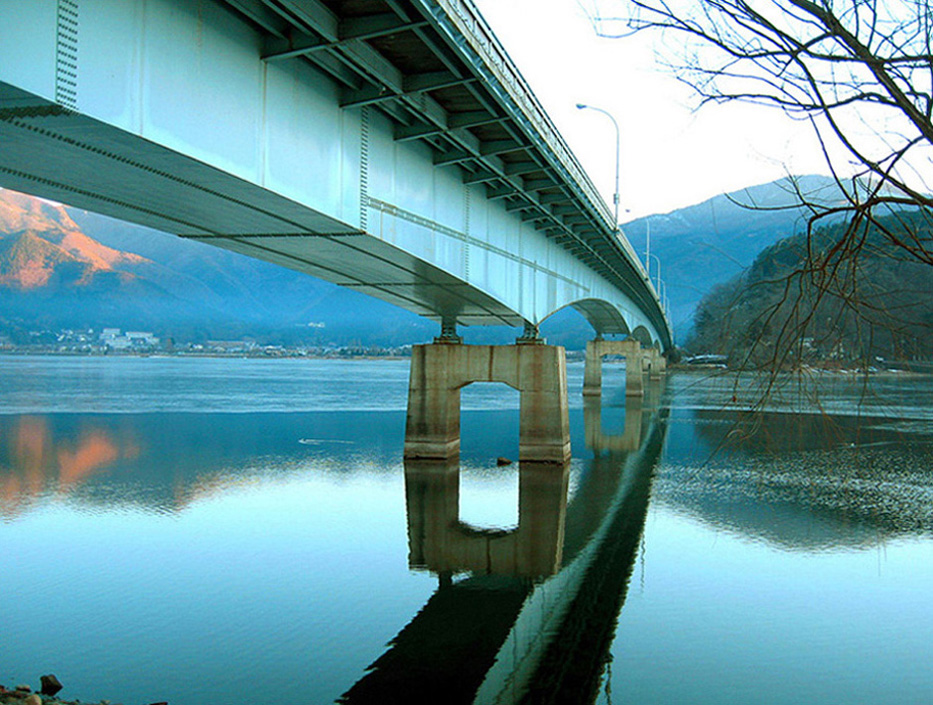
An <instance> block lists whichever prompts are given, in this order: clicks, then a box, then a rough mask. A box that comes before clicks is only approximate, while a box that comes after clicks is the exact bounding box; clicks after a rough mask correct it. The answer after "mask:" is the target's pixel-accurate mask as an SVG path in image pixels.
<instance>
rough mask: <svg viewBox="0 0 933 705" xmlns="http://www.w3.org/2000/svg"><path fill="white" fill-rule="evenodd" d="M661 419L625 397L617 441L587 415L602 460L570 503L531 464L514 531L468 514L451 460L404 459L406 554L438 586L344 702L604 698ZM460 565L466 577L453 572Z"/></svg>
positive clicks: (524, 473) (546, 473) (560, 479)
mask: <svg viewBox="0 0 933 705" xmlns="http://www.w3.org/2000/svg"><path fill="white" fill-rule="evenodd" d="M597 412H598V408H597ZM664 416H665V414H663V413H651V412H648V411H645V408H644V407H643V406H642V405H641V404H639V403H638V402H637V401H636V402H635V403H632V404H627V405H626V429H625V431H624V432H623V434H622V436H621V437H620V438H624V439H625V441H624V442H622V441H621V440H618V441H616V440H614V439H611V438H610V439H607V437H605V436H603V435H602V434H601V433H600V432H599V430H598V429H597V430H596V431H593V429H592V428H591V427H590V424H591V423H592V420H593V417H592V412H591V415H590V416H589V417H588V420H589V424H588V431H587V439H588V441H587V445H588V446H590V445H591V444H590V439H591V438H592V439H597V440H598V441H599V443H598V444H596V445H592V446H591V447H592V448H593V449H594V451H596V455H597V457H596V458H595V459H594V460H592V461H591V462H590V463H588V467H587V469H586V471H585V472H584V473H583V476H582V478H581V482H580V485H579V487H578V489H577V491H576V492H575V494H574V497H573V499H572V501H571V502H570V503H569V504H568V503H567V472H566V470H564V471H563V472H555V471H554V468H553V467H551V468H549V469H546V468H534V467H532V466H531V465H527V466H526V465H523V466H522V467H521V468H520V489H519V507H520V508H519V526H518V528H517V529H515V530H513V531H511V532H487V531H479V530H476V529H474V528H471V527H467V526H465V525H464V524H462V523H461V522H460V521H459V519H458V507H457V504H458V499H459V497H458V495H459V489H458V483H459V472H458V469H457V468H456V467H451V466H450V465H439V464H434V465H423V464H409V465H407V466H406V499H407V507H408V524H409V541H410V544H409V546H410V559H409V561H410V564H411V566H412V567H414V568H422V569H428V570H430V571H432V572H434V573H437V574H438V576H439V577H440V587H439V589H438V591H437V592H436V593H435V594H434V595H433V596H432V597H431V599H430V600H429V601H428V602H427V603H426V604H425V606H424V607H423V608H422V610H421V611H420V612H419V613H418V614H417V615H416V616H415V618H414V619H413V620H412V621H411V622H410V623H409V624H408V625H407V626H406V627H405V628H404V629H403V630H402V631H401V632H400V633H399V634H398V636H396V638H395V639H393V640H392V642H391V645H390V648H389V649H388V651H386V653H384V654H383V655H382V656H381V657H380V658H379V659H378V660H376V662H375V663H373V664H372V666H371V667H370V669H369V671H368V673H367V674H366V675H365V676H364V677H363V678H361V679H360V680H359V681H358V682H357V683H356V684H355V685H354V686H353V687H352V688H350V690H349V691H347V693H346V694H344V696H343V697H342V698H341V701H340V702H344V703H418V702H424V703H519V702H571V701H572V702H583V701H586V700H588V699H592V697H595V693H596V691H597V688H598V684H599V679H600V676H601V673H602V670H603V667H604V665H605V660H606V654H607V653H608V649H609V646H610V644H611V641H612V638H613V634H614V632H615V619H616V616H617V614H618V610H619V609H620V607H621V604H622V602H623V601H624V597H625V591H626V585H627V582H628V578H629V575H630V573H631V569H632V565H633V563H634V557H635V554H636V550H637V546H638V542H639V538H640V536H641V530H642V527H643V524H644V518H645V515H646V512H647V506H648V494H649V487H650V482H651V475H652V471H653V468H654V465H655V463H656V462H657V460H658V457H659V455H660V450H661V445H662V440H663V435H664ZM596 420H597V421H598V420H599V416H598V415H597V416H596ZM642 437H643V440H642V442H641V443H640V444H638V445H636V446H635V447H633V448H631V450H630V451H629V450H626V449H627V447H628V445H629V444H631V443H632V442H633V439H641V438H642ZM555 569H557V570H558V572H556V574H553V575H551V577H549V578H546V579H543V580H542V578H543V577H544V576H547V575H549V574H551V573H553V572H554V570H555ZM463 572H470V576H469V577H465V578H462V579H460V580H455V579H454V575H455V574H456V573H463Z"/></svg>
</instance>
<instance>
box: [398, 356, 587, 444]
mask: <svg viewBox="0 0 933 705" xmlns="http://www.w3.org/2000/svg"><path fill="white" fill-rule="evenodd" d="M471 382H504V383H505V384H507V385H509V386H510V387H512V388H513V389H517V390H518V391H519V392H520V393H521V412H520V426H519V450H518V455H519V460H520V461H522V462H548V463H563V462H565V461H566V460H568V459H569V458H570V424H569V422H568V417H567V364H566V358H565V355H564V349H563V348H561V347H557V346H553V345H452V344H449V343H435V344H431V345H416V346H415V347H414V348H413V349H412V356H411V378H410V380H409V386H408V420H407V424H406V429H405V457H406V458H409V459H413V458H425V459H431V458H433V459H444V458H452V457H456V456H457V455H458V454H459V452H460V389H461V388H463V387H465V386H466V385H468V384H470V383H471Z"/></svg>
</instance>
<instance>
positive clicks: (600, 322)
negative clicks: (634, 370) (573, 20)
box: [0, 0, 671, 461]
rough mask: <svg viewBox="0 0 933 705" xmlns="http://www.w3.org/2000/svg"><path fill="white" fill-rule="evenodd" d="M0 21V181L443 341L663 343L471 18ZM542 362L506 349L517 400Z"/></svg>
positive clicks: (388, 10) (251, 14) (266, 4)
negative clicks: (398, 318) (565, 336)
mask: <svg viewBox="0 0 933 705" xmlns="http://www.w3.org/2000/svg"><path fill="white" fill-rule="evenodd" d="M0 22H2V24H3V28H4V31H3V41H2V42H0V144H2V146H3V148H2V150H0V184H2V185H3V186H6V187H10V188H14V189H17V190H20V191H24V192H27V193H33V194H36V195H39V196H44V197H48V198H53V199H57V200H60V201H63V202H65V203H69V204H72V205H75V206H79V207H83V208H88V209H91V210H95V211H99V212H102V213H105V214H108V215H112V216H115V217H118V218H122V219H125V220H129V221H134V222H138V223H142V224H144V225H148V226H152V227H155V228H158V229H161V230H165V231H168V232H173V233H176V234H178V235H181V236H183V237H189V238H197V239H200V240H202V241H204V242H207V243H210V244H213V245H217V246H220V247H225V248H228V249H232V250H235V251H237V252H243V253H246V254H249V255H252V256H255V257H259V258H261V259H266V260H269V261H272V262H276V263H279V264H282V265H285V266H288V267H292V268H294V269H297V270H300V271H303V272H307V273H309V274H312V275H314V276H318V277H321V278H323V279H327V280H329V281H333V282H336V283H338V284H341V285H344V286H347V287H351V288H354V289H357V290H359V291H362V292H365V293H368V294H371V295H373V296H376V297H379V298H381V299H384V300H386V301H389V302H391V303H395V304H397V305H399V306H402V307H404V308H407V309H409V310H412V311H415V312H416V313H419V314H421V315H424V316H428V317H430V318H433V319H435V320H437V321H439V322H440V323H441V324H442V336H441V339H442V340H443V341H447V342H450V341H454V340H456V339H457V338H456V326H457V324H458V323H464V324H479V325H489V324H507V325H524V327H525V334H524V336H523V340H525V341H533V342H540V341H538V339H537V327H538V325H539V324H540V323H541V322H542V321H543V320H544V319H545V318H547V317H548V316H549V315H551V314H552V313H554V312H555V311H558V310H560V309H562V308H564V307H566V306H573V307H575V308H576V309H577V310H579V311H580V312H581V313H582V314H583V315H584V316H586V318H587V319H588V320H589V321H590V323H591V324H592V325H593V327H594V329H595V330H596V332H597V333H598V334H603V333H607V334H609V333H612V334H623V335H625V334H627V335H629V336H631V338H632V339H633V340H637V341H638V342H639V345H640V346H644V347H652V346H653V348H652V349H654V350H656V351H658V350H662V349H666V348H668V347H669V346H670V344H671V337H670V329H669V326H668V323H667V320H666V318H665V315H664V313H663V311H662V309H661V306H660V304H659V301H658V297H657V294H656V292H655V291H654V289H653V288H652V285H651V283H650V281H648V278H647V276H646V275H645V272H644V270H643V268H642V267H641V265H640V263H639V262H638V260H637V258H636V257H635V254H634V252H633V251H632V248H631V246H630V245H629V243H628V241H627V240H626V239H625V238H624V237H622V236H621V235H620V234H619V232H618V231H617V228H616V225H615V223H613V222H612V221H611V216H610V214H609V210H608V209H607V207H606V206H605V204H604V203H603V202H602V200H601V199H600V198H599V196H598V195H597V193H596V190H595V189H594V187H593V185H592V183H591V182H590V180H589V179H588V177H587V176H586V175H585V174H584V172H583V171H582V169H581V168H580V165H579V164H578V162H577V161H576V159H575V158H574V157H573V155H572V154H571V153H570V151H569V149H568V148H567V146H566V144H565V143H564V141H563V139H562V138H561V137H560V135H559V134H558V133H557V131H556V130H555V128H554V126H553V125H552V123H551V122H550V120H549V119H548V117H547V116H546V114H545V113H544V111H543V110H542V109H541V107H540V106H539V105H538V103H537V101H536V100H535V98H534V96H533V95H532V93H531V91H530V90H529V88H528V86H527V85H526V84H525V82H524V81H523V79H522V78H521V76H520V74H519V73H518V71H517V70H516V68H515V67H514V65H513V64H512V63H511V61H510V60H509V58H508V56H507V54H506V53H505V51H504V50H503V49H502V47H501V46H500V45H499V44H498V42H497V41H496V39H495V37H494V36H493V35H492V33H491V32H490V31H489V29H488V27H487V26H486V25H485V23H484V21H483V20H482V18H481V17H480V16H479V15H478V13H477V11H476V10H475V8H474V7H473V6H472V3H470V2H469V0H373V1H372V2H360V1H359V0H213V1H207V0H204V1H202V2H198V3H191V2H185V1H183V0H146V1H144V0H94V1H93V2H90V1H86V0H32V1H31V2H28V3H23V2H17V1H16V0H0ZM540 348H546V346H543V345H539V346H536V347H535V346H506V348H505V349H504V350H503V351H501V352H500V353H499V357H500V358H502V359H503V364H504V365H507V366H511V367H514V368H516V369H519V370H521V371H520V372H519V373H518V376H519V377H520V378H521V380H522V381H521V385H522V386H521V387H520V388H521V389H523V391H526V390H527V391H530V392H535V390H537V389H538V386H537V385H538V382H537V381H536V380H533V379H531V377H532V376H533V375H531V376H529V374H527V372H528V371H530V370H534V369H537V370H539V377H540V376H541V375H543V376H544V377H550V378H557V377H559V376H560V374H561V373H562V365H563V359H562V357H561V356H559V355H554V354H552V353H550V352H541V351H540ZM632 354H633V355H636V356H637V355H639V354H640V353H639V352H636V351H632ZM423 362H424V360H422V363H423ZM635 362H636V364H637V365H640V364H641V361H640V360H636V361H635ZM445 364H448V365H456V364H458V361H457V360H455V359H447V360H446V361H445ZM427 373H428V374H429V375H430V374H431V370H428V371H427ZM460 376H461V377H463V375H462V374H461V375H460ZM484 378H485V377H484ZM468 381H473V380H468ZM539 401H541V400H540V399H539ZM418 403H420V402H417V403H416V406H417V404H418ZM549 403H551V404H555V403H556V404H558V405H559V404H560V403H561V402H560V400H559V399H558V398H556V397H555V398H553V399H551V400H550V402H549ZM555 413H557V414H558V415H559V414H560V413H561V412H560V410H559V409H558V410H557V411H556V412H555ZM564 413H565V412H564ZM413 433H414V436H413V438H412V440H413V445H412V447H411V454H413V455H421V454H424V453H425V452H426V451H425V448H426V445H425V444H424V443H422V444H421V446H420V449H419V448H418V443H419V439H418V437H417V436H418V434H419V432H418V431H417V429H415V430H413ZM529 433H531V434H532V435H534V433H533V432H532V430H529ZM541 433H544V432H543V431H542V432H541ZM541 433H539V434H538V435H541ZM545 435H547V434H545ZM422 440H423V439H422ZM447 440H449V439H447ZM444 442H445V443H446V445H445V449H444V450H445V452H447V451H452V450H453V448H452V447H451V446H450V444H449V443H447V441H446V440H445V441H444ZM433 452H434V451H430V452H428V456H431V455H432V453H433ZM523 457H524V458H525V459H527V460H558V461H561V460H563V459H564V457H566V453H565V448H564V444H563V443H559V444H558V445H557V447H556V448H541V447H538V446H536V445H535V444H534V443H533V442H529V443H526V444H524V450H523Z"/></svg>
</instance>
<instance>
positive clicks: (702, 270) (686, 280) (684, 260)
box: [623, 176, 839, 341]
mask: <svg viewBox="0 0 933 705" xmlns="http://www.w3.org/2000/svg"><path fill="white" fill-rule="evenodd" d="M798 189H799V191H800V192H801V193H804V194H807V196H808V198H813V199H816V200H820V201H821V202H823V203H827V202H831V201H832V200H833V199H835V198H837V197H838V194H839V190H838V188H837V186H836V183H835V182H834V181H833V180H832V179H830V178H828V177H824V176H803V177H795V178H794V179H780V180H778V181H773V182H771V183H768V184H762V185H760V186H752V187H749V188H746V189H742V190H741V191H736V192H734V193H730V194H725V195H722V196H716V197H715V198H711V199H709V200H707V201H704V202H703V203H700V204H697V205H695V206H690V207H688V208H681V209H679V210H675V211H672V212H670V213H665V214H661V215H651V216H647V217H645V218H639V219H637V220H633V221H631V222H630V223H627V224H625V225H624V226H623V230H624V231H625V234H626V235H627V236H628V239H629V241H630V242H631V243H632V246H633V247H634V248H635V251H636V252H637V253H638V254H639V256H640V257H641V258H642V262H644V260H645V251H646V249H647V248H648V238H649V235H650V250H651V255H652V257H650V260H651V262H650V265H651V267H650V273H651V279H652V281H654V279H655V277H656V274H657V268H658V263H657V261H656V260H655V257H657V258H658V260H660V263H661V279H662V280H663V281H664V284H665V286H666V288H667V295H668V297H669V299H670V317H671V321H672V322H673V324H674V328H675V333H676V334H677V339H678V340H679V341H682V340H683V339H684V338H685V334H686V333H687V332H688V330H689V329H690V328H691V327H692V325H693V316H694V313H695V311H696V307H697V305H698V304H699V302H700V299H702V298H703V296H704V295H705V294H706V293H708V292H709V291H710V290H711V289H712V288H713V286H715V285H716V284H720V283H723V282H726V281H728V280H729V279H731V278H732V277H733V276H735V275H737V274H739V273H740V272H742V271H744V270H745V269H746V268H747V267H749V266H750V265H751V264H752V262H753V261H754V259H755V257H756V256H757V255H758V253H759V252H761V251H762V250H763V249H764V248H765V247H768V246H769V245H772V244H773V243H775V242H777V241H778V240H780V239H781V238H785V237H789V236H791V235H794V234H795V233H798V232H801V231H802V230H804V229H805V228H806V220H807V216H808V215H809V211H807V210H806V209H805V208H803V207H802V206H800V205H799V198H798V195H797V190H798Z"/></svg>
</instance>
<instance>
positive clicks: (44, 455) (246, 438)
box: [0, 357, 933, 705]
mask: <svg viewBox="0 0 933 705" xmlns="http://www.w3.org/2000/svg"><path fill="white" fill-rule="evenodd" d="M623 374H624V373H623V370H622V368H621V367H617V366H612V365H609V366H607V371H606V374H605V376H604V389H605V392H604V398H603V403H602V408H601V409H600V408H594V407H592V406H590V407H587V408H584V404H583V400H582V397H581V395H580V388H581V385H582V365H571V366H570V369H569V379H570V385H571V391H570V399H571V405H572V408H571V427H572V441H573V455H574V457H573V460H572V462H571V464H570V466H569V467H568V468H567V469H565V470H563V471H561V470H554V469H550V470H548V471H542V470H541V469H540V468H534V467H519V466H518V464H514V465H511V466H508V467H505V468H498V467H496V463H495V461H496V457H497V456H500V455H501V456H507V457H512V458H515V457H517V452H518V447H517V446H518V443H517V440H518V411H517V409H518V395H517V393H515V392H512V391H510V390H507V389H505V388H504V387H500V386H497V385H474V386H473V387H475V389H474V388H473V387H470V388H467V389H466V390H464V396H463V419H462V423H463V430H462V433H463V450H462V457H461V463H460V466H459V468H449V467H440V466H437V465H425V464H409V465H408V466H407V467H406V465H405V464H404V463H403V462H402V442H403V434H404V424H405V403H406V392H407V377H408V363H407V362H405V361H366V362H347V361H314V360H269V361H266V360H231V359H218V360H209V359H208V360H203V359H197V360H185V359H177V358H148V359H130V358H123V359H90V358H19V357H2V358H0V683H3V684H5V685H8V686H10V685H14V684H16V683H19V682H23V681H37V680H38V676H39V675H40V674H42V673H48V672H54V673H56V674H57V675H58V677H59V678H60V679H61V681H62V682H63V683H64V684H65V686H66V690H65V691H63V693H62V696H63V697H70V698H80V699H82V700H91V699H95V698H97V699H99V698H109V699H111V700H113V701H114V702H123V703H125V704H126V705H133V704H135V703H148V702H153V701H157V700H167V701H168V702H170V703H171V704H172V705H186V704H193V703H206V702H209V703H218V704H220V705H225V704H226V703H231V704H232V703H240V702H247V701H256V702H267V701H268V702H294V703H329V702H334V701H335V700H338V699H341V698H343V699H344V700H345V701H347V702H352V703H391V702H408V703H411V702H436V703H447V702H451V703H468V702H483V703H519V702H599V703H620V702H626V703H637V704H640V703H681V702H683V703H710V704H712V703H716V704H722V703H751V702H754V703H775V704H785V703H787V704H789V703H802V702H825V703H881V702H883V703H898V704H899V703H904V704H914V703H918V704H919V703H929V702H933V668H931V666H930V657H929V653H930V644H931V639H933V395H931V392H933V381H931V379H930V378H921V377H907V376H891V377H876V378H873V379H872V380H871V382H870V384H869V385H868V386H865V385H864V384H862V383H861V381H860V380H858V379H855V378H851V377H845V376H842V375H836V376H831V377H828V378H827V379H826V380H824V381H823V384H821V385H820V387H819V390H820V391H819V394H814V393H813V390H812V389H811V388H810V387H807V388H805V389H804V388H801V387H799V386H795V385H788V386H786V387H783V388H782V389H780V390H778V391H777V392H775V393H774V394H773V395H772V398H771V401H770V403H769V405H768V410H766V411H764V412H762V413H761V414H759V415H756V416H753V417H749V418H746V417H745V416H744V415H743V411H742V410H743V409H746V408H747V407H748V406H749V405H750V404H754V403H755V402H756V401H758V399H759V396H758V392H757V391H756V390H755V389H749V388H747V387H744V386H741V385H740V387H739V388H736V387H735V386H734V384H733V381H732V380H731V378H723V379H708V378H702V377H700V376H698V375H693V374H691V375H685V374H675V375H672V376H671V377H670V378H669V379H668V380H667V382H666V384H665V385H664V387H663V389H661V388H653V389H652V390H651V393H650V395H649V397H648V398H647V399H646V401H645V403H644V404H641V405H634V404H631V403H629V404H626V401H625V398H624V396H622V395H621V393H622V391H623V388H624V385H623ZM791 412H793V413H791Z"/></svg>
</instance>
